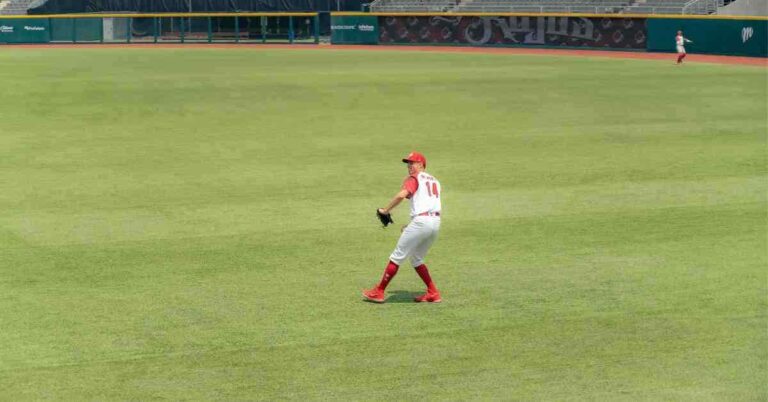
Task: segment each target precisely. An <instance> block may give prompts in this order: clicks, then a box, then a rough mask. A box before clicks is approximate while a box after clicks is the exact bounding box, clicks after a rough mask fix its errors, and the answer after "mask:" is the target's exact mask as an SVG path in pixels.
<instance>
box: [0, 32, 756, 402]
mask: <svg viewBox="0 0 768 402" xmlns="http://www.w3.org/2000/svg"><path fill="white" fill-rule="evenodd" d="M0 71H1V72H2V73H0V88H2V99H3V102H2V105H1V106H0V183H2V185H1V186H0V189H1V191H0V345H2V348H0V399H3V400H24V399H67V400H109V399H132V400H147V399H155V398H157V399H172V400H178V399H239V400H243V399H263V400H286V399H296V400H305V399H310V400H318V399H327V400H330V399H334V400H387V401H389V400H424V399H428V400H457V401H463V400H512V399H520V400H532V399H544V400H697V401H698V400H765V399H766V398H768V388H766V383H765V381H764V380H765V378H766V376H767V375H768V368H767V367H766V364H767V363H766V362H767V361H768V333H767V332H766V328H768V314H767V312H768V305H767V304H768V290H767V288H768V274H767V273H766V265H767V264H768V251H766V243H767V239H766V223H767V219H766V218H767V216H766V214H767V201H766V192H767V191H768V185H767V182H766V177H768V175H767V169H766V145H767V144H766V129H767V127H766V124H767V123H766V110H767V109H768V108H767V106H766V97H767V94H766V91H767V89H766V88H767V79H766V69H764V68H759V67H758V68H755V67H739V66H719V65H707V64H688V65H685V66H682V67H678V66H675V65H674V64H673V61H672V60H671V59H670V60H669V61H663V62H661V61H642V60H614V59H603V58H600V59H597V58H594V59H592V58H573V57H547V56H509V55H478V54H472V55H462V54H437V53H429V54H419V53H414V52H408V53H396V52H388V51H384V52H362V51H306V52H302V51H292V50H255V49H252V48H251V49H248V48H243V49H234V50H223V49H205V50H203V49H120V48H102V49H31V50H30V49H16V48H13V47H9V48H2V49H0ZM414 149H415V150H419V151H422V152H424V153H425V154H426V156H427V158H428V161H429V166H428V167H429V171H430V172H431V173H433V174H435V175H436V176H437V177H438V178H439V179H440V180H441V182H442V185H443V190H444V191H443V197H444V198H443V206H444V212H445V213H444V218H443V228H442V232H441V237H440V239H439V240H438V242H437V243H436V244H435V247H434V248H433V249H432V252H431V254H430V255H429V257H428V259H427V263H428V265H429V266H430V268H431V271H432V273H433V277H434V278H435V280H436V282H437V284H438V286H439V287H440V288H441V289H442V291H443V295H444V303H442V304H440V305H420V304H414V303H411V302H410V300H411V297H412V296H413V295H414V294H416V293H418V292H420V291H421V290H422V287H423V284H422V283H421V282H420V280H419V279H418V277H417V275H416V274H415V273H414V272H413V270H412V269H410V268H409V267H403V269H401V271H400V274H399V275H398V276H397V277H396V278H395V279H394V281H393V283H392V284H391V285H390V288H389V289H388V291H389V300H388V303H387V304H384V305H375V304H370V303H365V302H362V301H361V298H360V289H362V288H364V287H370V286H371V285H373V284H375V283H376V282H377V281H378V280H379V278H380V276H381V273H382V270H383V269H384V266H385V264H386V261H387V257H388V255H389V253H390V252H391V250H392V248H393V247H394V244H395V242H396V240H397V237H398V234H399V232H398V228H390V229H387V230H383V229H381V227H380V226H379V225H378V224H377V221H376V218H375V216H374V209H375V208H376V207H379V206H382V205H384V204H385V203H386V202H387V201H388V200H389V199H390V198H391V196H392V195H393V194H394V193H395V192H396V191H397V189H398V188H399V185H400V183H401V181H402V179H403V177H404V176H405V174H406V169H405V166H404V165H403V164H402V163H400V162H399V160H400V158H402V157H403V156H404V155H405V154H407V153H408V152H409V151H411V150H414ZM406 211H407V205H404V206H401V207H400V208H399V210H398V211H397V213H396V214H395V221H396V222H397V224H398V227H399V224H401V223H404V222H406V220H407V218H406V215H407V214H406Z"/></svg>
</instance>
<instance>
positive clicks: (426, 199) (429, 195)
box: [406, 172, 442, 218]
mask: <svg viewBox="0 0 768 402" xmlns="http://www.w3.org/2000/svg"><path fill="white" fill-rule="evenodd" d="M414 178H415V179H416V183H417V185H418V186H417V187H416V191H413V192H412V194H411V218H413V217H415V216H418V215H419V214H422V213H425V212H426V213H432V214H434V213H439V212H440V211H441V210H442V204H441V203H440V195H441V192H442V188H441V187H440V182H439V181H438V180H437V179H436V178H435V177H434V176H432V175H430V174H429V173H427V172H420V173H419V174H417V175H416V176H415V177H414ZM408 187H410V186H406V189H408V190H409V191H411V188H408Z"/></svg>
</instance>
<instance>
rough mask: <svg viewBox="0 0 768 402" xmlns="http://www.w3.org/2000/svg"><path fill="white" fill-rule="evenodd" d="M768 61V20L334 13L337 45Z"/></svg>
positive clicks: (725, 17) (334, 36)
mask: <svg viewBox="0 0 768 402" xmlns="http://www.w3.org/2000/svg"><path fill="white" fill-rule="evenodd" d="M679 29H681V30H683V31H684V32H685V36H686V37H688V38H690V39H692V40H693V41H694V43H693V44H690V45H688V46H687V49H688V51H689V52H691V53H702V54H721V55H739V56H758V57H768V18H765V17H734V16H686V17H682V16H667V15H621V16H619V15H616V14H604V15H602V14H518V13H508V14H485V13H477V14H453V13H435V14H429V13H410V14H384V13H332V15H331V32H332V35H331V41H332V43H334V44H380V45H388V44H396V45H422V46H423V45H437V46H512V47H514V46H523V47H544V48H579V49H603V50H608V49H610V50H636V51H653V52H674V51H675V35H676V32H677V30H679Z"/></svg>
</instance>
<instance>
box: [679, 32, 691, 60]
mask: <svg viewBox="0 0 768 402" xmlns="http://www.w3.org/2000/svg"><path fill="white" fill-rule="evenodd" d="M686 42H690V41H689V40H688V39H687V38H684V37H683V35H677V36H675V44H676V45H677V53H678V54H685V43H686ZM694 47H695V46H694ZM694 56H695V55H694Z"/></svg>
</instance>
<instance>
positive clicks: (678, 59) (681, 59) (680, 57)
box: [677, 53, 685, 63]
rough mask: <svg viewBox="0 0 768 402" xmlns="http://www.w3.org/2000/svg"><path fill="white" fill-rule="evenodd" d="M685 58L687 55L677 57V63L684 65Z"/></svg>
mask: <svg viewBox="0 0 768 402" xmlns="http://www.w3.org/2000/svg"><path fill="white" fill-rule="evenodd" d="M684 58H685V53H683V54H679V55H677V62H678V63H682V62H683V59H684Z"/></svg>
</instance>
